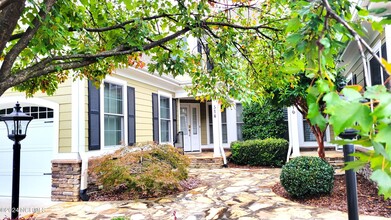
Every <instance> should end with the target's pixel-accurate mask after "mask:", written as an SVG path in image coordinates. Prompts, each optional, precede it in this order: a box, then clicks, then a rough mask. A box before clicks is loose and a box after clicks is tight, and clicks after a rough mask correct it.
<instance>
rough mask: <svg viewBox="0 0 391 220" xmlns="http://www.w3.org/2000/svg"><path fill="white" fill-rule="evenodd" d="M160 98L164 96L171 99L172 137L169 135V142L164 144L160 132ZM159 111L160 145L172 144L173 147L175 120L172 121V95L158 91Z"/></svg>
mask: <svg viewBox="0 0 391 220" xmlns="http://www.w3.org/2000/svg"><path fill="white" fill-rule="evenodd" d="M160 96H163V97H165V98H168V99H169V102H170V125H171V126H170V135H169V138H170V139H169V142H162V135H161V130H160ZM157 99H158V109H159V113H158V114H159V123H158V127H159V143H160V144H171V145H173V143H172V137H173V134H172V133H173V122H172V121H173V120H172V94H170V93H167V92H163V91H158V98H157Z"/></svg>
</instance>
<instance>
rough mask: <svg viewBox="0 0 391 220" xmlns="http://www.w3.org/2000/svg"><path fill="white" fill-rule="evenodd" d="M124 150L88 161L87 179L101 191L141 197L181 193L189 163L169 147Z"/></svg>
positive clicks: (128, 148) (151, 146) (127, 148)
mask: <svg viewBox="0 0 391 220" xmlns="http://www.w3.org/2000/svg"><path fill="white" fill-rule="evenodd" d="M132 149H134V148H131V147H124V148H121V149H119V150H117V151H116V152H114V153H113V154H108V155H104V156H101V157H98V158H93V159H91V160H90V161H89V164H90V165H89V169H88V170H89V175H91V176H95V177H96V184H99V185H101V186H103V188H102V190H103V191H106V192H112V191H118V192H119V191H121V192H123V191H125V192H129V191H133V192H135V194H138V195H141V197H151V196H159V195H164V194H167V193H170V192H172V191H176V190H179V189H181V186H180V181H182V180H185V179H186V178H187V176H188V166H189V164H190V162H189V159H188V158H187V157H186V156H184V155H182V154H181V153H180V152H179V151H178V150H177V149H176V148H174V147H172V146H170V145H148V146H146V147H143V148H139V149H140V150H138V151H134V150H132Z"/></svg>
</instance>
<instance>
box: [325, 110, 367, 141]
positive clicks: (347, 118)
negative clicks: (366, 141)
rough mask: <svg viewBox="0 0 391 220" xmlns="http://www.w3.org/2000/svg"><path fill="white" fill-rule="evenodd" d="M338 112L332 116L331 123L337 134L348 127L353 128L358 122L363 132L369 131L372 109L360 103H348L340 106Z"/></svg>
mask: <svg viewBox="0 0 391 220" xmlns="http://www.w3.org/2000/svg"><path fill="white" fill-rule="evenodd" d="M338 107H339V108H338V112H334V114H332V115H331V116H330V120H329V121H330V123H331V124H332V125H333V128H334V131H335V133H336V134H340V133H341V132H343V131H344V130H345V129H347V128H352V127H353V126H355V123H356V122H358V123H359V124H360V125H361V129H362V132H363V133H367V132H369V130H370V128H371V125H372V117H370V116H369V115H370V113H371V111H370V109H369V107H368V106H364V105H362V104H360V103H347V104H345V105H340V106H338Z"/></svg>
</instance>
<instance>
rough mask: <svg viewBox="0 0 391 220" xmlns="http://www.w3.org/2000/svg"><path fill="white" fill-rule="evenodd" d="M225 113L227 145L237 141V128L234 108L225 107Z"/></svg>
mask: <svg viewBox="0 0 391 220" xmlns="http://www.w3.org/2000/svg"><path fill="white" fill-rule="evenodd" d="M225 111H226V114H227V137H228V138H227V139H228V147H229V145H230V144H231V142H233V141H237V140H238V138H237V132H236V131H237V128H236V108H235V107H230V108H226V109H225Z"/></svg>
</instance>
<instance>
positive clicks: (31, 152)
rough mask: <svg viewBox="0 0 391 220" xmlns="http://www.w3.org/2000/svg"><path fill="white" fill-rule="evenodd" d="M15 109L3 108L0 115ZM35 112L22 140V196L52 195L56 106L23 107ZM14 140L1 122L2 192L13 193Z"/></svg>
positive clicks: (0, 170) (26, 110)
mask: <svg viewBox="0 0 391 220" xmlns="http://www.w3.org/2000/svg"><path fill="white" fill-rule="evenodd" d="M10 111H12V109H0V115H3V114H4V113H7V114H8V113H10ZM23 111H24V112H25V113H26V114H30V115H32V116H34V119H33V120H32V121H31V122H30V124H29V126H28V129H27V136H26V138H25V139H24V140H22V141H21V142H20V143H21V146H22V148H21V158H20V161H21V162H20V197H50V196H51V160H52V154H53V144H54V138H53V135H54V129H53V110H52V109H50V108H45V107H38V106H28V107H23ZM12 156H13V141H11V140H9V139H8V137H7V129H6V126H5V124H4V122H0V196H11V190H12Z"/></svg>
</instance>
